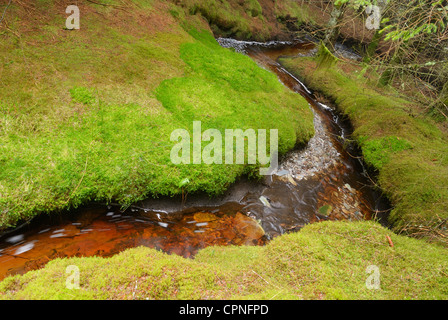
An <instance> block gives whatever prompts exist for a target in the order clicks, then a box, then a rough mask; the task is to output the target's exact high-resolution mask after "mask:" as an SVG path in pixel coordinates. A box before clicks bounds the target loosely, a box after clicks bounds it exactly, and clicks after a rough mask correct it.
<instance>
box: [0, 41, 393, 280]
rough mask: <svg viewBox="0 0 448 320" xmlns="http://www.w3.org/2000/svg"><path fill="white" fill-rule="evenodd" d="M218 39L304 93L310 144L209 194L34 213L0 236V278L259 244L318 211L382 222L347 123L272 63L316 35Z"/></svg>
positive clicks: (381, 208) (382, 210)
mask: <svg viewBox="0 0 448 320" xmlns="http://www.w3.org/2000/svg"><path fill="white" fill-rule="evenodd" d="M217 40H218V42H219V43H220V44H221V45H222V46H224V47H232V48H234V49H235V50H236V51H239V52H242V53H244V54H247V55H248V56H250V57H251V58H252V59H253V60H254V61H255V62H256V63H257V64H259V65H260V66H261V67H263V68H265V69H268V70H271V71H272V72H274V73H275V74H277V76H278V78H279V80H280V81H281V82H282V83H283V84H284V85H285V86H287V87H289V88H290V89H291V90H293V91H295V92H297V93H299V94H301V95H302V96H304V97H305V98H306V99H307V101H308V102H309V104H310V107H311V109H312V111H313V112H314V125H315V136H314V137H313V138H312V139H311V140H310V141H309V143H308V145H307V146H306V147H305V148H304V149H300V150H293V151H291V152H289V153H288V154H287V155H286V156H285V157H284V158H283V159H280V163H279V167H278V169H277V170H276V171H275V172H274V174H273V175H272V176H266V177H265V178H264V181H262V182H255V181H250V180H247V179H245V178H242V179H240V180H239V181H238V182H237V183H235V184H234V185H232V186H231V187H230V188H229V190H227V192H226V193H225V194H223V195H222V196H220V197H215V198H213V199H210V198H209V197H208V196H206V195H188V197H187V200H186V201H182V199H180V198H161V199H148V200H145V201H141V202H139V203H136V204H134V205H132V206H130V207H128V208H126V209H125V210H124V209H122V208H120V206H115V205H109V206H107V205H92V206H90V207H84V208H82V209H78V210H74V211H73V212H71V213H69V214H60V215H57V214H55V215H41V216H39V217H37V218H35V219H34V220H33V221H32V222H31V223H29V224H26V225H24V226H22V227H20V228H18V229H16V230H14V231H12V232H9V233H5V234H3V235H1V236H0V280H1V279H3V278H4V277H5V276H7V275H11V274H21V273H24V272H27V271H29V270H34V269H38V268H41V267H42V266H43V265H45V264H46V263H47V262H48V261H50V260H52V259H55V258H60V257H73V256H103V257H107V256H112V255H114V254H117V253H119V252H121V251H123V250H125V249H127V248H132V247H137V246H147V247H151V248H156V249H158V250H162V251H164V252H167V253H172V254H178V255H181V256H184V257H194V255H195V254H196V253H197V252H198V250H200V249H202V248H205V247H207V246H210V245H265V244H266V243H267V242H268V241H269V240H270V239H272V238H273V237H275V236H278V235H281V234H283V233H286V232H291V231H297V230H300V229H301V228H302V227H303V226H305V225H306V224H309V223H313V222H318V221H323V220H362V219H373V218H377V219H379V221H380V222H381V221H385V220H384V219H385V217H386V214H387V211H388V209H389V204H388V203H387V201H386V200H385V199H384V198H383V197H382V196H381V194H380V193H379V192H378V191H376V190H375V189H374V188H373V187H372V181H371V180H370V178H369V177H368V175H367V173H366V170H365V168H364V166H363V163H362V161H361V160H360V157H359V151H358V150H357V149H356V146H353V145H352V144H350V143H349V138H350V133H351V131H352V130H351V127H350V124H349V123H348V122H347V121H346V120H345V119H344V118H343V117H341V116H340V115H339V114H338V113H337V112H336V111H335V109H334V108H333V107H332V106H331V105H330V104H328V103H326V104H325V103H322V102H319V101H317V100H316V98H315V97H314V96H313V94H312V93H311V92H310V91H309V90H308V89H307V88H306V87H305V86H304V85H303V84H302V83H301V82H300V81H299V80H298V79H297V78H296V77H294V76H293V75H292V74H290V73H289V72H288V71H287V70H285V69H284V68H283V67H282V66H281V65H280V64H279V63H277V59H278V58H279V57H280V56H297V55H301V54H302V55H307V54H310V53H312V52H313V50H314V44H313V43H311V42H306V41H295V42H270V43H256V42H244V41H236V40H233V39H217ZM357 155H358V156H357Z"/></svg>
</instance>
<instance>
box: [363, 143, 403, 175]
mask: <svg viewBox="0 0 448 320" xmlns="http://www.w3.org/2000/svg"><path fill="white" fill-rule="evenodd" d="M359 143H360V145H361V147H362V152H363V155H364V160H365V161H366V163H367V164H369V165H371V166H372V167H374V168H377V169H381V168H382V167H383V165H384V164H386V163H388V162H389V161H390V159H391V155H392V154H395V153H397V152H400V151H403V150H408V149H411V148H412V145H411V144H410V143H409V142H408V141H406V140H403V139H400V138H398V137H393V136H386V137H382V138H380V139H372V140H367V138H366V137H360V138H359Z"/></svg>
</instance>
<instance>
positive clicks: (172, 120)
mask: <svg viewBox="0 0 448 320" xmlns="http://www.w3.org/2000/svg"><path fill="white" fill-rule="evenodd" d="M108 3H109V2H108ZM110 4H115V2H110ZM89 5H90V4H89ZM91 5H92V6H93V8H97V7H100V6H98V5H94V4H91ZM117 5H119V4H118V3H117ZM46 8H47V7H46ZM163 8H165V7H163ZM17 10H19V9H17ZM49 10H50V13H51V10H57V9H56V8H53V7H50V9H49ZM133 10H136V11H135V12H134V11H133ZM169 10H173V7H172V6H167V7H166V9H160V8H158V7H157V9H156V7H154V6H152V7H151V9H148V8H146V7H145V6H138V7H137V6H136V7H135V8H134V7H130V8H129V10H127V11H126V12H124V11H122V10H117V9H114V7H109V8H108V9H107V10H105V11H103V12H102V14H101V15H100V17H101V18H98V15H96V14H95V9H92V8H90V9H89V10H88V11H86V13H85V14H84V15H83V18H82V21H83V25H84V27H83V28H82V29H80V30H79V31H78V30H77V31H73V32H72V31H67V30H62V29H60V28H58V26H59V25H60V23H61V21H60V19H59V18H54V17H59V16H58V15H57V14H54V15H51V14H48V13H47V15H48V17H47V15H46V16H44V17H45V18H43V19H44V20H45V21H44V22H45V24H46V28H45V29H42V30H41V31H40V32H39V33H25V34H23V36H22V38H21V39H20V40H19V41H22V42H21V43H20V46H17V45H16V44H15V41H16V40H17V39H15V36H14V35H13V34H9V35H8V36H6V37H5V41H2V44H1V45H0V46H1V47H0V52H2V55H1V56H2V61H3V65H4V67H3V68H4V70H3V73H2V82H3V83H4V84H5V85H4V86H3V85H2V86H0V96H1V97H2V101H1V102H0V128H1V131H0V132H1V134H0V163H1V165H2V170H0V194H1V197H0V229H3V228H6V227H8V226H13V225H14V224H16V223H17V221H19V220H20V219H29V218H31V217H34V216H35V215H37V214H39V213H42V212H52V211H61V210H65V209H69V208H72V207H77V206H80V205H82V204H85V203H87V202H90V201H102V202H111V201H116V202H119V203H121V204H123V205H127V204H130V203H132V202H135V201H139V200H142V199H144V198H146V197H149V196H157V195H174V194H177V193H181V192H182V188H180V187H179V182H180V181H182V180H183V179H189V181H190V183H189V184H188V185H186V186H185V187H184V188H183V189H185V190H184V191H186V192H189V193H192V192H206V193H208V194H210V195H214V194H218V193H222V192H223V191H224V190H225V189H226V188H227V187H228V186H229V185H230V184H231V183H233V182H234V181H235V179H237V177H239V176H241V175H243V174H249V175H252V173H253V172H254V171H255V170H256V167H255V166H245V165H205V164H201V165H194V166H193V165H191V166H188V165H187V166H185V165H184V166H181V165H174V164H173V163H172V162H171V160H170V150H171V148H172V147H173V145H174V144H175V143H174V142H172V141H170V135H171V132H172V131H173V130H175V129H179V128H185V129H187V130H189V131H190V132H191V130H192V122H193V121H194V120H201V121H202V122H203V130H205V129H207V128H216V129H219V130H221V131H222V132H223V133H224V130H225V129H226V128H228V129H233V128H242V129H245V128H253V129H255V130H256V129H271V128H272V129H278V130H279V149H280V152H286V151H287V150H289V149H291V148H293V147H294V146H295V145H296V144H303V143H306V142H307V141H308V139H309V138H310V137H311V136H312V135H313V126H312V114H311V111H310V110H309V107H308V105H307V103H306V102H305V100H304V99H303V98H302V97H300V96H299V95H298V94H294V93H292V92H290V91H289V90H287V89H286V88H285V87H283V86H282V85H281V84H280V83H279V82H278V80H277V79H276V77H275V76H274V75H273V74H270V73H269V72H267V71H265V70H263V69H261V68H259V67H258V66H257V65H256V64H255V63H254V62H253V61H251V60H250V59H249V58H248V57H246V56H243V55H241V54H238V53H235V52H233V51H231V50H227V49H224V48H222V47H220V46H219V45H218V43H217V42H216V41H215V39H214V38H213V36H212V35H211V34H210V32H207V31H197V30H196V29H195V28H192V27H190V28H187V27H186V26H187V25H188V24H187V20H188V19H187V18H186V17H184V16H182V15H179V17H181V18H180V19H181V20H182V19H183V20H182V21H183V22H184V23H183V25H182V26H181V23H180V22H179V21H177V20H176V19H175V18H173V17H172V14H170V12H169ZM15 14H17V15H18V16H21V15H26V12H25V11H23V12H20V11H16V12H15ZM154 14H157V15H159V18H160V19H162V20H163V19H166V20H167V21H168V22H170V23H171V24H170V27H169V28H167V30H165V31H156V32H153V31H151V32H147V26H146V25H145V23H148V22H147V21H151V19H152V17H153V15H154ZM142 24H143V25H142ZM157 27H159V26H157ZM184 27H185V29H186V30H188V32H186V31H185V29H184ZM161 29H162V28H161ZM24 57H25V58H24ZM106 62H107V63H106ZM30 63H32V68H31V67H30ZM291 115H292V116H291Z"/></svg>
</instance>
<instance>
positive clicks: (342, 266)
mask: <svg viewBox="0 0 448 320" xmlns="http://www.w3.org/2000/svg"><path fill="white" fill-rule="evenodd" d="M387 236H388V237H390V239H391V241H392V245H393V246H391V244H390V243H389V241H388V239H387ZM445 250H446V249H444V248H441V247H439V246H436V245H434V244H428V243H425V242H422V241H420V240H417V239H412V238H408V237H404V236H399V235H396V234H394V233H392V232H391V231H389V230H387V229H385V228H383V227H381V226H380V225H379V224H377V223H373V222H322V223H316V224H312V225H307V226H305V227H304V228H303V229H302V230H301V231H300V232H298V233H291V234H287V235H283V236H281V237H277V238H276V239H274V240H273V241H271V242H270V243H269V244H268V245H267V246H264V247H208V248H206V249H203V250H201V251H200V252H199V254H198V255H197V256H196V258H195V259H194V260H192V259H184V258H182V257H179V256H176V255H168V254H165V253H162V252H159V251H156V250H154V249H149V248H145V247H139V248H135V249H130V250H126V251H125V252H122V253H120V254H118V255H115V256H113V257H111V258H97V257H91V258H70V259H56V260H53V261H51V262H49V263H48V264H47V265H46V266H45V267H44V268H43V269H41V270H37V271H31V272H28V273H26V274H25V275H23V276H15V277H9V278H7V279H5V280H4V281H3V282H1V283H0V298H3V299H194V300H196V299H271V298H273V299H446V297H447V295H448V281H447V279H448V277H447V273H448V256H447V255H446V254H445ZM70 265H74V266H76V267H78V268H79V289H68V288H67V287H66V281H67V278H68V277H69V275H70V274H72V273H70V272H69V273H66V268H67V267H68V266H70ZM372 265H374V266H375V267H374V268H377V269H376V270H377V272H378V273H377V274H376V275H378V277H377V279H378V281H379V282H377V284H378V285H379V286H378V287H377V288H378V289H372V288H371V289H369V288H368V287H367V286H366V283H367V284H368V285H369V286H370V285H372V283H373V280H372V277H373V274H372V271H371V270H370V269H368V268H369V266H372ZM370 268H372V267H370ZM369 270H370V271H369ZM372 270H373V269H372ZM369 277H370V278H369ZM70 281H71V280H70V279H69V283H73V282H70Z"/></svg>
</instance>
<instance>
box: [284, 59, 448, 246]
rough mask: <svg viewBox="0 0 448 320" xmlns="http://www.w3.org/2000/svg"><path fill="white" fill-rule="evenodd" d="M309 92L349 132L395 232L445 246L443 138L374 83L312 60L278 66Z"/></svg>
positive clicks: (410, 106)
mask: <svg viewBox="0 0 448 320" xmlns="http://www.w3.org/2000/svg"><path fill="white" fill-rule="evenodd" d="M281 63H282V64H283V65H285V66H286V67H287V68H288V69H289V70H290V71H292V72H293V73H295V74H296V75H297V76H299V77H300V78H302V79H303V80H304V81H305V83H306V84H307V85H308V86H309V87H310V88H312V89H314V90H317V91H319V92H321V93H323V94H324V95H325V96H326V97H328V98H329V99H331V100H333V101H334V102H335V104H336V105H337V106H338V108H339V109H340V111H341V112H342V113H343V114H345V115H347V116H348V118H349V119H350V121H351V122H352V124H353V126H354V133H353V138H354V139H356V141H357V142H358V143H359V145H360V147H361V148H362V152H363V157H364V160H365V161H366V163H367V164H368V165H369V166H370V167H371V168H372V169H374V170H375V171H376V172H377V173H378V184H379V186H380V187H381V188H382V190H384V192H385V193H386V195H387V196H388V197H389V199H390V200H391V202H392V204H393V206H394V209H393V210H392V212H391V213H390V220H391V222H393V223H394V228H395V230H396V231H403V232H406V233H409V234H413V235H415V236H422V235H424V236H426V237H427V238H433V237H435V238H437V239H439V240H442V241H443V242H446V236H447V231H446V224H445V222H446V219H447V218H448V189H447V187H446V182H447V181H448V157H447V156H446V155H447V154H448V137H447V134H446V133H445V132H443V131H441V130H440V129H439V128H438V127H437V125H436V123H435V122H434V121H433V120H432V119H431V118H430V117H429V116H427V115H426V114H425V113H424V112H422V110H423V108H422V107H421V106H419V105H418V104H415V103H413V102H411V101H410V100H408V99H406V98H405V97H402V96H401V95H400V94H399V93H398V92H397V91H395V90H393V89H392V88H387V87H378V86H377V85H376V84H377V77H375V76H374V74H369V76H368V77H364V76H363V72H362V70H361V69H360V68H358V67H354V66H353V65H350V64H348V63H344V62H342V61H339V62H338V63H337V64H336V65H333V66H327V67H321V68H319V67H318V65H317V63H316V61H315V59H313V58H309V57H307V58H305V57H303V58H285V59H282V60H281Z"/></svg>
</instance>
